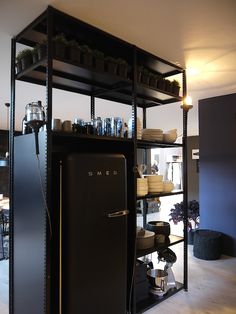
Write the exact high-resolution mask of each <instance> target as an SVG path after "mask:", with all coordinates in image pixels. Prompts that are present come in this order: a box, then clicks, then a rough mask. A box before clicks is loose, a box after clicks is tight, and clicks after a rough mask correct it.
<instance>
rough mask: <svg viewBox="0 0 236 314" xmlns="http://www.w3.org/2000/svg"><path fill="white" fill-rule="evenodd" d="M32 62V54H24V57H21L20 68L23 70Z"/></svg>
mask: <svg viewBox="0 0 236 314" xmlns="http://www.w3.org/2000/svg"><path fill="white" fill-rule="evenodd" d="M32 63H33V58H32V55H31V56H26V57H23V58H22V59H21V68H22V71H24V70H25V69H27V68H28V67H30V66H31V65H32Z"/></svg>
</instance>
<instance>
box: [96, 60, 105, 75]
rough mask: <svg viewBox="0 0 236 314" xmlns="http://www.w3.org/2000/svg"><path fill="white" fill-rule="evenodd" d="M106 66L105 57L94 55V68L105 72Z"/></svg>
mask: <svg viewBox="0 0 236 314" xmlns="http://www.w3.org/2000/svg"><path fill="white" fill-rule="evenodd" d="M104 67H105V63H104V59H102V58H96V57H94V68H95V69H96V70H97V71H98V72H104Z"/></svg>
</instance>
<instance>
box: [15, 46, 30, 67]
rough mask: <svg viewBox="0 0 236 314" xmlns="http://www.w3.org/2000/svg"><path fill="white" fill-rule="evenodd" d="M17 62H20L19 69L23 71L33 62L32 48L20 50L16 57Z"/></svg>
mask: <svg viewBox="0 0 236 314" xmlns="http://www.w3.org/2000/svg"><path fill="white" fill-rule="evenodd" d="M16 60H17V63H21V70H22V71H24V70H25V69H26V68H28V67H29V66H30V65H31V64H32V63H33V58H32V50H31V49H29V48H27V49H24V50H21V51H20V52H19V53H18V54H17V57H16Z"/></svg>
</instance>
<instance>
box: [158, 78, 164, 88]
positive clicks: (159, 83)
mask: <svg viewBox="0 0 236 314" xmlns="http://www.w3.org/2000/svg"><path fill="white" fill-rule="evenodd" d="M157 88H158V89H160V90H164V89H165V81H164V80H163V79H159V80H157Z"/></svg>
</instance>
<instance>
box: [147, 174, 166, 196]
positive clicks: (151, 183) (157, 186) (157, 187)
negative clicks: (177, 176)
mask: <svg viewBox="0 0 236 314" xmlns="http://www.w3.org/2000/svg"><path fill="white" fill-rule="evenodd" d="M146 178H147V180H148V192H149V193H159V192H163V181H162V180H163V176H162V175H150V176H147V177H146Z"/></svg>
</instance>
